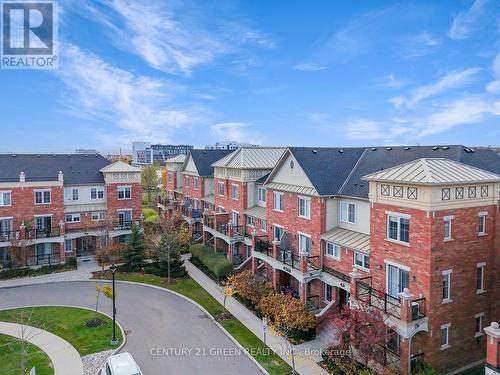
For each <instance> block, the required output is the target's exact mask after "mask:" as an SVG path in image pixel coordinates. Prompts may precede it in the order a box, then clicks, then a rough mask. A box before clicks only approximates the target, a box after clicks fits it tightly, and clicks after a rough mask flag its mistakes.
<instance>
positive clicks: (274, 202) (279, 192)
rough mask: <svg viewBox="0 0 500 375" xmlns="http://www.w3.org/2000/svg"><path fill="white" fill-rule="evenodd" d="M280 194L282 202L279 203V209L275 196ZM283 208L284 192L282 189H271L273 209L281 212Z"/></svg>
mask: <svg viewBox="0 0 500 375" xmlns="http://www.w3.org/2000/svg"><path fill="white" fill-rule="evenodd" d="M277 195H278V196H280V197H282V198H283V199H280V200H281V201H282V203H283V204H281V209H278V208H276V196H277ZM284 208H285V193H283V192H282V191H273V210H274V211H277V212H283V211H284Z"/></svg>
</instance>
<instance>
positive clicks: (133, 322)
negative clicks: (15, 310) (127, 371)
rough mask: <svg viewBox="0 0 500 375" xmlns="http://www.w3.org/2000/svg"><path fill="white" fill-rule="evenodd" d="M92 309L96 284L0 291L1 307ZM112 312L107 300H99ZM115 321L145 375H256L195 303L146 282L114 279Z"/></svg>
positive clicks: (257, 372)
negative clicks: (115, 288) (77, 307)
mask: <svg viewBox="0 0 500 375" xmlns="http://www.w3.org/2000/svg"><path fill="white" fill-rule="evenodd" d="M51 304H52V305H73V306H82V307H89V308H95V283H94V282H61V283H54V284H44V285H33V286H22V287H16V288H9V289H0V308H9V307H15V306H30V305H51ZM99 304H100V310H101V311H102V312H103V313H106V314H109V315H111V310H112V307H111V301H109V300H107V299H106V298H101V300H100V303H99ZM116 308H117V321H118V322H119V323H120V324H121V325H122V327H123V329H124V330H125V331H126V333H127V343H126V345H125V347H124V348H123V349H122V351H128V352H130V353H131V354H132V355H133V356H134V358H135V359H136V360H137V362H138V363H139V365H140V367H141V369H142V370H143V372H144V374H145V375H167V374H175V375H177V374H182V375H189V374H193V375H194V374H203V375H211V374H214V375H215V374H228V375H229V374H245V375H247V374H248V375H255V374H260V373H261V372H260V370H259V368H258V367H257V366H256V365H255V364H254V363H253V361H251V360H250V359H249V358H248V357H247V356H246V355H245V354H244V353H239V349H238V347H237V346H236V345H235V344H234V343H233V342H232V341H231V340H230V339H229V338H228V337H227V336H226V335H225V334H224V333H223V332H222V331H221V330H220V329H219V328H218V327H217V326H216V325H215V324H214V322H213V321H212V320H211V319H209V318H207V317H206V316H205V314H204V313H203V312H202V311H201V310H200V309H199V308H198V307H197V306H196V305H194V304H192V303H191V302H189V301H186V300H185V299H183V298H181V297H179V296H177V295H175V294H172V293H169V292H166V291H162V290H158V289H153V288H149V287H146V286H140V285H132V284H124V283H119V282H117V305H116Z"/></svg>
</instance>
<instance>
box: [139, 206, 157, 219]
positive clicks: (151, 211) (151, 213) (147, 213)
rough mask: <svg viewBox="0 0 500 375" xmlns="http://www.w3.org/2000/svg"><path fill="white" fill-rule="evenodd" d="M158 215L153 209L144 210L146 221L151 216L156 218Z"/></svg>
mask: <svg viewBox="0 0 500 375" xmlns="http://www.w3.org/2000/svg"><path fill="white" fill-rule="evenodd" d="M155 215H158V213H157V212H156V211H155V210H153V209H152V208H143V209H142V216H144V219H147V218H148V217H150V216H155Z"/></svg>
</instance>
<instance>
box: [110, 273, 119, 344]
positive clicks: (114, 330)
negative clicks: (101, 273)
mask: <svg viewBox="0 0 500 375" xmlns="http://www.w3.org/2000/svg"><path fill="white" fill-rule="evenodd" d="M116 268H117V267H116V266H115V265H114V264H113V265H112V266H111V267H109V270H110V271H111V274H112V275H113V337H112V338H111V345H117V344H118V339H117V338H116V303H115V295H116V293H115V273H116Z"/></svg>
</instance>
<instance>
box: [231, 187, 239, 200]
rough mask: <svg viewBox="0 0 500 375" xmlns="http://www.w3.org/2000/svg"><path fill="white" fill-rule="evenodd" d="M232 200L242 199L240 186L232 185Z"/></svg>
mask: <svg viewBox="0 0 500 375" xmlns="http://www.w3.org/2000/svg"><path fill="white" fill-rule="evenodd" d="M231 199H232V200H233V201H237V200H238V199H240V186H239V185H238V184H231Z"/></svg>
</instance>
